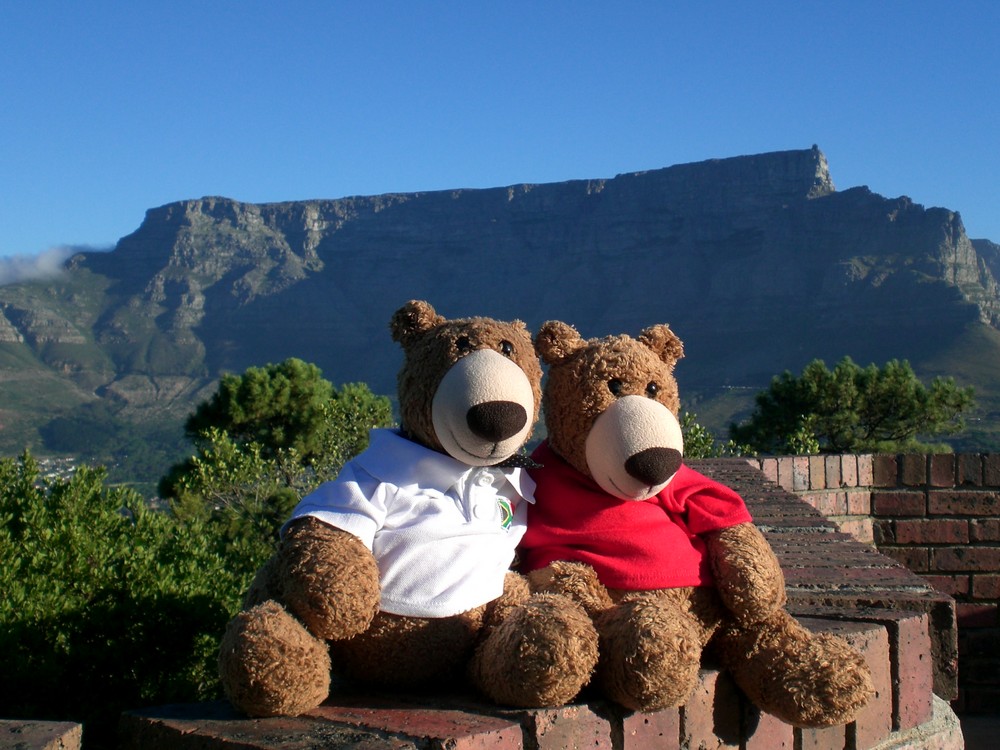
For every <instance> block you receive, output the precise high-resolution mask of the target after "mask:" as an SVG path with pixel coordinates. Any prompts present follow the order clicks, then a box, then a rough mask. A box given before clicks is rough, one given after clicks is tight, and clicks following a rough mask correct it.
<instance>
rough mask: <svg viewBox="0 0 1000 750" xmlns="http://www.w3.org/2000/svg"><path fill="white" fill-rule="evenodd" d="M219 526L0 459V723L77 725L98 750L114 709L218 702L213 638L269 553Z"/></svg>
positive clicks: (108, 737)
mask: <svg viewBox="0 0 1000 750" xmlns="http://www.w3.org/2000/svg"><path fill="white" fill-rule="evenodd" d="M226 531H227V524H226V522H225V519H224V518H221V519H220V518H216V519H209V518H205V517H202V516H198V515H190V516H188V517H186V518H183V519H181V518H179V517H177V516H175V515H173V514H171V513H164V512H159V511H155V510H151V509H150V508H148V507H147V504H146V503H145V501H144V500H143V499H142V498H141V497H140V496H139V495H138V494H136V493H135V492H133V491H131V490H127V489H120V488H109V487H107V486H106V485H105V473H104V470H103V469H91V468H87V467H83V468H80V469H78V470H77V471H76V473H75V475H74V476H73V477H72V478H70V479H66V480H61V479H60V480H51V481H49V480H43V479H41V478H40V477H39V472H38V466H37V464H36V463H35V461H34V460H33V459H32V457H31V456H30V455H28V454H25V455H23V456H21V457H20V458H19V459H17V460H15V459H0V592H2V597H0V662H2V665H0V674H2V675H3V679H2V680H0V705H2V706H3V710H4V714H5V715H7V716H15V717H18V718H41V719H62V720H74V721H82V722H84V724H85V737H86V744H87V746H88V747H102V746H112V745H113V738H114V732H115V727H116V725H117V721H118V716H119V714H120V713H121V711H123V710H126V709H130V708H137V707H140V706H143V705H150V704H154V703H167V702H172V701H191V700H201V699H206V698H210V697H215V696H218V694H219V686H218V680H217V674H216V664H215V660H216V652H217V649H218V640H219V638H220V637H221V635H222V632H223V630H224V628H225V625H226V622H227V621H228V619H229V618H230V617H231V616H232V615H233V614H234V613H235V612H236V611H237V609H238V607H239V602H240V598H241V596H242V593H243V592H244V591H245V590H246V588H247V586H248V584H249V581H250V578H251V576H252V575H253V573H254V571H255V570H256V569H257V567H258V566H259V565H260V564H261V563H262V562H263V558H264V557H265V556H266V555H267V554H268V553H269V549H268V546H267V545H266V544H262V543H259V542H256V543H249V542H248V541H247V540H246V539H236V540H234V539H232V538H231V537H230V536H229V535H228V534H227V533H226ZM272 533H273V530H272Z"/></svg>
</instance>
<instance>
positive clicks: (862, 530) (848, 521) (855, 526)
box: [834, 516, 875, 544]
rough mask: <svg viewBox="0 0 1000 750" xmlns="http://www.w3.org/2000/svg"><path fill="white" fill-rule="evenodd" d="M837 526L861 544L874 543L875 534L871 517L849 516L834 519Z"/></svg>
mask: <svg viewBox="0 0 1000 750" xmlns="http://www.w3.org/2000/svg"><path fill="white" fill-rule="evenodd" d="M834 520H835V521H836V523H837V528H838V529H840V530H841V531H842V532H844V533H845V534H850V535H851V536H853V537H854V538H855V539H857V540H858V541H859V542H861V543H862V544H874V543H875V535H874V531H873V529H872V519H870V518H862V517H858V518H852V517H850V516H847V517H843V518H838V519H834Z"/></svg>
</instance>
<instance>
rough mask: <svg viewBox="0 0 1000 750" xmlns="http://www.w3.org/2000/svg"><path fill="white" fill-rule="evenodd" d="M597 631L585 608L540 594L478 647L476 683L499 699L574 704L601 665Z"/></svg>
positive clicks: (529, 704) (473, 673) (471, 667)
mask: <svg viewBox="0 0 1000 750" xmlns="http://www.w3.org/2000/svg"><path fill="white" fill-rule="evenodd" d="M597 642H598V638H597V631H596V630H595V629H594V625H593V622H592V621H591V619H590V618H589V617H588V616H587V614H586V612H585V611H584V609H583V607H581V606H580V605H579V604H577V603H575V602H573V601H571V600H570V599H568V598H567V597H565V596H561V595H557V594H537V595H535V596H533V597H532V598H531V599H529V600H528V601H527V602H526V603H524V604H523V605H521V606H519V607H517V608H515V609H514V610H513V611H512V612H511V613H510V614H509V615H508V616H507V617H506V618H505V619H504V620H503V622H501V623H500V624H499V625H497V626H496V627H495V628H494V629H493V630H492V631H491V632H490V633H489V635H488V636H487V637H486V639H485V640H484V641H483V642H482V643H481V644H480V645H479V646H478V647H477V649H476V652H475V654H474V655H473V658H472V661H471V663H470V665H469V675H470V678H471V679H472V682H473V684H475V685H476V687H477V688H478V689H479V690H480V691H481V692H482V693H484V694H485V695H486V696H487V697H489V698H490V699H491V700H493V701H494V702H496V703H500V704H503V705H508V706H520V707H526V708H537V707H542V706H561V705H563V704H565V703H568V702H570V701H571V700H573V698H575V697H576V695H577V693H579V692H580V690H581V689H582V688H583V687H584V685H586V684H587V683H588V682H589V681H590V676H591V674H592V673H593V671H594V667H595V665H596V664H597V653H598V652H597Z"/></svg>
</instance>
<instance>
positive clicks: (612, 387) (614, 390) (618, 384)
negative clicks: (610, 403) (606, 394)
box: [608, 378, 625, 396]
mask: <svg viewBox="0 0 1000 750" xmlns="http://www.w3.org/2000/svg"><path fill="white" fill-rule="evenodd" d="M624 387H625V385H624V383H622V381H620V380H619V379H618V378H611V380H609V381H608V390H609V391H611V395H612V396H620V395H621V393H622V389H623V388H624Z"/></svg>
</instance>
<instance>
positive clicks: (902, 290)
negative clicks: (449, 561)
mask: <svg viewBox="0 0 1000 750" xmlns="http://www.w3.org/2000/svg"><path fill="white" fill-rule="evenodd" d="M998 250H1000V247H998V246H996V245H993V244H992V243H988V242H985V241H983V242H980V241H976V242H975V243H973V242H972V241H970V240H969V238H968V237H967V236H966V234H965V231H964V228H963V226H962V222H961V219H960V217H959V216H958V214H956V213H954V212H952V211H948V210H946V209H940V208H930V209H927V208H924V207H923V206H920V205H917V204H914V203H913V202H912V201H910V200H909V199H908V198H905V197H901V198H894V199H890V198H885V197H882V196H879V195H876V194H874V193H872V192H871V191H869V190H868V189H867V188H864V187H858V188H852V189H849V190H844V191H837V190H836V189H835V188H834V184H833V180H832V179H831V176H830V172H829V168H828V165H827V162H826V159H825V157H824V156H823V154H822V153H821V152H820V151H819V150H818V149H817V148H816V147H813V148H812V149H807V150H801V151H787V152H779V153H771V154H763V155H758V156H744V157H736V158H731V159H720V160H713V161H708V162H701V163H696V164H684V165H678V166H673V167H669V168H666V169H659V170H653V171H648V172H641V173H634V174H624V175H619V176H617V177H615V178H613V179H594V180H578V181H570V182H563V183H555V184H546V185H515V186H510V187H503V188H494V189H486V190H451V191H437V192H427V193H410V194H398V195H381V196H372V197H354V198H344V199H340V200H315V201H299V202H290V203H274V204H263V205H254V204H245V203H238V202H235V201H232V200H228V199H225V198H202V199H200V200H189V201H181V202H178V203H172V204H169V205H166V206H162V207H160V208H155V209H151V210H150V211H148V212H147V214H146V217H145V220H144V221H143V222H142V225H141V226H140V227H139V228H138V229H137V230H136V231H135V232H134V233H133V234H131V235H129V236H127V237H125V238H123V239H122V240H121V241H120V242H119V243H118V245H117V246H116V247H115V249H114V250H113V251H112V252H110V253H82V254H79V255H76V256H74V257H73V258H71V259H70V260H69V261H68V263H67V266H66V271H65V274H64V276H63V277H62V278H61V279H59V280H58V281H56V282H52V283H47V284H37V283H36V284H18V285H12V286H8V287H2V288H0V393H4V394H6V395H7V396H8V401H7V403H8V404H9V403H11V401H10V399H11V398H16V399H19V400H18V404H19V405H18V407H17V409H16V411H17V412H18V414H19V415H20V416H19V417H18V415H17V414H14V410H11V409H8V410H7V411H6V412H4V411H3V410H0V423H3V424H4V425H5V428H4V429H6V430H7V432H8V434H11V429H13V428H10V427H8V425H21V426H22V427H23V428H24V430H28V431H29V432H30V428H31V427H32V426H34V427H37V426H38V425H37V424H34V425H33V423H32V419H31V417H30V414H31V413H32V409H33V408H34V407H33V406H32V404H31V400H30V397H29V396H28V395H27V393H26V391H25V387H24V380H23V378H24V376H25V373H28V372H30V373H32V374H31V378H32V379H33V380H34V381H37V382H43V383H44V384H45V390H46V392H48V394H49V398H50V399H52V398H55V400H56V402H58V403H59V404H61V407H60V408H63V409H72V408H74V407H75V406H78V405H80V404H85V403H87V402H89V401H93V400H95V399H100V400H102V401H103V402H105V403H107V404H111V405H113V407H114V409H115V410H116V411H120V413H121V414H122V415H123V416H125V417H128V418H131V419H133V420H135V419H146V418H149V417H150V415H154V416H161V415H164V414H167V415H170V414H172V415H174V416H175V417H176V416H183V415H185V414H187V413H188V412H189V411H190V410H191V409H192V408H193V406H194V405H195V403H197V400H198V399H199V398H203V397H205V395H206V394H207V393H209V392H210V391H211V388H212V383H213V382H214V379H215V378H216V377H217V376H218V375H219V373H220V372H222V371H236V372H239V371H242V370H243V369H245V368H246V367H248V366H250V365H262V364H265V363H267V362H276V361H280V360H282V359H285V358H287V357H289V356H297V357H301V358H303V359H306V360H308V361H311V362H315V363H316V364H318V365H319V366H320V367H321V368H322V369H323V371H324V374H325V376H326V377H327V378H329V379H330V380H332V381H334V382H335V383H341V382H349V381H365V382H367V383H369V385H371V387H372V389H373V390H375V391H376V392H382V393H389V394H391V393H392V392H393V391H394V387H395V373H396V370H397V368H398V365H399V358H398V355H397V351H396V347H395V345H394V344H393V343H392V341H391V340H390V338H389V335H388V330H387V324H388V321H389V317H390V316H391V314H392V312H393V311H394V310H395V309H396V308H397V307H398V306H399V305H401V304H402V303H403V302H405V301H406V300H408V299H411V298H425V299H428V300H430V301H431V302H432V303H433V304H434V305H435V306H436V307H437V308H438V310H439V311H440V312H441V313H442V314H444V315H448V316H464V315H475V314H483V315H493V316H499V317H505V318H512V317H517V318H521V319H523V320H525V321H527V322H528V324H529V326H530V327H537V326H538V325H539V324H540V323H542V322H543V321H545V320H547V319H550V318H559V319H562V320H566V321H568V322H571V323H573V324H574V325H576V326H577V328H579V330H580V331H581V333H583V334H584V335H586V336H594V335H604V334H607V333H614V332H620V331H627V332H633V333H634V332H638V330H639V329H641V328H642V327H644V326H645V325H648V324H650V323H653V322H661V321H663V322H669V323H670V324H671V326H672V327H673V328H674V330H675V331H676V332H677V333H678V335H679V336H680V337H681V338H682V339H683V340H684V341H685V345H686V348H687V358H686V359H685V360H684V361H682V363H681V364H680V365H679V366H678V377H679V380H680V382H681V388H682V396H687V397H688V403H692V402H693V403H699V402H700V403H703V404H708V403H709V401H710V400H711V399H714V398H716V397H717V396H719V395H720V394H725V393H727V392H729V391H732V390H733V389H750V391H751V392H752V391H754V390H758V389H760V388H763V387H766V385H767V383H768V381H769V379H770V377H771V376H772V375H774V374H777V373H780V372H782V371H783V370H785V369H792V370H798V369H800V368H801V366H802V365H804V364H805V363H806V362H808V361H809V360H811V359H813V358H815V357H823V358H826V359H827V361H828V362H830V363H832V362H833V361H836V360H838V359H840V358H841V357H842V356H844V355H850V356H852V357H854V358H855V359H856V360H857V361H859V362H863V363H867V362H870V361H875V362H878V363H882V362H885V361H886V360H888V359H890V358H893V357H899V358H908V359H910V360H911V362H913V363H914V366H915V368H917V370H918V372H920V365H921V363H923V362H928V363H930V362H938V363H940V362H942V357H943V356H944V355H943V352H944V347H945V344H946V342H949V341H953V340H954V339H956V338H957V337H962V336H967V335H970V334H969V332H970V331H977V332H979V334H982V335H986V336H987V338H989V337H991V336H992V334H993V332H994V331H995V330H996V329H997V328H998V325H1000V294H998V287H997V281H996V279H997V272H998V265H1000V253H998ZM984 332H985V334H984ZM977 335H978V334H977ZM990 340H993V339H992V338H991V339H990ZM982 354H983V353H982V352H980V355H982ZM994 354H995V353H993V352H991V353H990V356H993V355H994ZM956 366H957V365H956ZM931 369H932V368H931ZM950 374H958V375H961V367H958V372H957V373H950ZM56 396H58V397H56ZM25 399H27V401H25ZM707 408H709V410H710V411H711V407H707ZM51 411H52V410H51V409H49V410H46V409H41V408H40V407H39V408H38V412H39V413H45V414H49V415H51ZM696 411H699V414H701V412H700V410H699V409H697V408H696ZM730 416H732V415H731V414H722V413H719V414H716V415H715V417H716V421H717V422H718V423H719V424H722V423H724V422H725V421H726V420H727V419H728V418H729V417H730ZM36 422H37V420H36ZM18 429H21V428H18ZM22 431H23V430H22ZM2 433H3V430H0V435H2ZM25 434H27V432H25ZM0 444H3V445H6V444H7V443H6V442H4V441H3V440H2V439H0Z"/></svg>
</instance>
